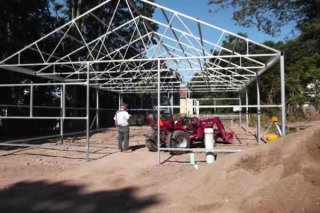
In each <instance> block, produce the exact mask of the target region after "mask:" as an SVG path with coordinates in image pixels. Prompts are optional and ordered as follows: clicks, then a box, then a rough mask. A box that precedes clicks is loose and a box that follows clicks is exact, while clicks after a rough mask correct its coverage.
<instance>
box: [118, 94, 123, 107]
mask: <svg viewBox="0 0 320 213" xmlns="http://www.w3.org/2000/svg"><path fill="white" fill-rule="evenodd" d="M121 102H122V95H121V93H119V95H118V110H120V105H121Z"/></svg>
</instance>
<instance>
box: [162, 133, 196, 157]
mask: <svg viewBox="0 0 320 213" xmlns="http://www.w3.org/2000/svg"><path fill="white" fill-rule="evenodd" d="M166 144H167V148H190V138H189V136H188V134H187V133H186V132H184V131H181V130H177V131H174V132H171V133H170V134H169V135H168V137H167V143H166ZM181 153H183V151H170V154H173V155H174V154H181Z"/></svg>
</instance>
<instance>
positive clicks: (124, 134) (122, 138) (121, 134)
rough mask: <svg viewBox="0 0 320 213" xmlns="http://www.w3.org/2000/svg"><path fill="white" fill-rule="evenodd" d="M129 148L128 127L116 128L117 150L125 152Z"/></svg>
mask: <svg viewBox="0 0 320 213" xmlns="http://www.w3.org/2000/svg"><path fill="white" fill-rule="evenodd" d="M128 146H129V126H118V148H119V150H120V151H125V150H127V149H128Z"/></svg>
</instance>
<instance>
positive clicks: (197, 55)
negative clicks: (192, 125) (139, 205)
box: [0, 0, 286, 162]
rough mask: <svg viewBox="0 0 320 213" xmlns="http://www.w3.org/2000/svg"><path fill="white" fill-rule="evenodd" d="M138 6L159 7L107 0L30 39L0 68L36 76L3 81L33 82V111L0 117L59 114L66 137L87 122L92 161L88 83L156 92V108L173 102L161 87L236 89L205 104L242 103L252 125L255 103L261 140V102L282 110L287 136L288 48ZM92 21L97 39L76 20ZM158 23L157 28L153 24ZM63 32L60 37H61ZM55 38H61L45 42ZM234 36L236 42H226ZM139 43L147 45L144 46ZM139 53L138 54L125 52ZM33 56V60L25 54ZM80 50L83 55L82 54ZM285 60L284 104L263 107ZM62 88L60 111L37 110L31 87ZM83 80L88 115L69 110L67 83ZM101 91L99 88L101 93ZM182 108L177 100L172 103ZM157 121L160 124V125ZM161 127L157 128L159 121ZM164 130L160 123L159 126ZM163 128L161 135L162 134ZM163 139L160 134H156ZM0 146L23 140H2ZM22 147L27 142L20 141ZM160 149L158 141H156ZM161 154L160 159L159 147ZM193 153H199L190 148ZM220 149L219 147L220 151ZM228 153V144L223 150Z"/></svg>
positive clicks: (143, 0)
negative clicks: (269, 82)
mask: <svg viewBox="0 0 320 213" xmlns="http://www.w3.org/2000/svg"><path fill="white" fill-rule="evenodd" d="M111 2H116V4H115V5H116V6H115V7H114V8H113V13H112V16H111V17H108V18H107V21H106V20H102V19H101V18H99V16H98V15H97V14H101V13H103V12H104V11H103V9H104V8H106V7H110V5H111ZM138 2H139V3H140V4H143V5H147V6H150V7H152V8H154V10H155V13H154V15H153V17H152V18H149V17H147V16H145V15H144V14H143V12H142V11H139V9H138V8H137V7H136V6H135V3H134V2H133V1H132V0H105V1H103V2H102V3H101V4H99V5H97V6H96V7H94V8H92V9H90V10H88V11H87V12H85V13H83V14H82V15H80V16H78V17H77V18H75V19H73V20H71V21H69V22H68V23H66V24H64V25H63V26H61V27H59V28H57V29H56V30H54V31H52V32H51V33H49V34H47V35H45V36H43V37H42V38H40V39H38V40H37V41H35V42H33V43H31V44H30V45H27V46H26V47H24V48H23V49H21V50H19V51H17V52H16V53H14V54H13V55H11V56H10V57H8V58H6V59H4V60H2V61H1V62H0V69H3V70H9V71H13V72H19V73H24V74H28V75H32V76H38V77H40V78H42V79H44V80H45V81H44V83H27V84H2V85H0V87H28V88H30V105H29V106H27V107H28V108H29V114H28V115H26V116H14V115H2V116H1V117H0V119H58V120H60V123H61V126H60V136H61V138H62V139H63V135H64V132H63V121H64V120H66V119H70V120H85V121H86V140H87V145H86V147H85V149H86V158H87V160H89V145H90V143H89V130H90V123H89V113H90V106H89V94H90V92H89V89H90V88H94V89H96V90H97V91H99V90H105V91H109V92H114V93H117V94H119V97H120V98H121V95H122V94H126V93H155V94H157V99H158V107H157V114H158V117H160V110H161V109H163V108H168V106H161V104H160V94H161V93H179V92H180V90H181V89H182V88H187V89H188V90H189V91H191V92H193V93H198V92H199V93H200V92H202V93H203V92H205V93H219V92H232V93H236V94H237V96H236V97H235V98H239V97H240V91H245V94H246V97H245V100H246V102H245V104H242V103H241V99H240V98H239V100H240V103H239V105H231V106H230V105H215V106H212V105H204V106H199V107H200V108H232V107H235V106H237V107H241V108H243V109H245V112H246V126H247V127H248V109H249V108H256V109H257V139H258V143H260V138H261V136H260V110H261V109H262V108H270V107H274V108H281V125H282V126H281V128H282V135H285V126H286V125H285V124H286V123H285V122H286V116H285V74H284V73H285V67H284V54H283V53H282V52H281V51H278V50H276V49H273V48H270V47H268V46H266V45H263V44H260V43H257V42H254V41H252V40H250V39H249V38H246V37H243V36H240V35H238V34H235V33H232V32H229V31H227V30H224V29H221V28H219V27H217V26H214V25H212V24H209V23H207V22H204V21H201V20H198V19H196V18H193V17H191V16H188V15H185V14H182V13H180V12H178V11H175V10H172V9H169V8H166V7H164V6H161V5H159V4H156V3H154V2H151V1H148V0H139V1H138ZM120 3H125V5H126V7H127V9H126V10H127V12H128V13H129V14H130V16H131V18H130V20H129V21H126V22H124V23H122V24H120V25H119V26H115V25H114V22H113V21H114V19H115V18H116V17H117V16H118V15H119V14H118V12H117V11H118V9H119V4H120ZM89 18H90V19H91V20H94V21H95V24H97V25H99V26H100V27H101V28H102V29H103V32H102V33H101V35H99V36H97V37H96V38H93V39H92V38H87V37H86V34H85V32H83V31H82V30H81V26H79V21H82V22H85V21H86V20H88V19H89ZM153 26H157V30H154V28H153ZM121 29H131V33H132V34H131V38H130V40H126V39H125V38H124V36H123V35H121ZM57 38H58V39H57ZM112 39H117V41H121V43H122V44H121V45H119V46H118V47H117V48H111V47H109V45H108V42H112ZM52 40H54V41H56V40H58V41H59V42H57V43H55V44H54V45H51V46H50V45H47V44H48V43H50V42H52ZM227 40H228V41H231V43H232V44H233V46H232V47H226V46H224V42H225V41H227ZM70 41H72V42H73V43H74V44H77V46H76V47H74V49H72V50H70V51H69V52H65V53H64V54H63V55H62V54H61V51H59V50H61V49H63V48H64V46H65V45H67V44H68V42H70ZM137 46H140V47H143V48H142V49H143V50H142V51H140V50H139V49H138V48H137ZM130 51H131V52H133V51H136V52H137V54H136V55H134V56H130V57H129V56H128V52H130ZM29 54H33V55H34V57H33V60H32V61H30V60H28V59H27V56H28V55H29ZM79 55H81V57H79ZM279 61H280V70H279V76H280V85H279V86H280V90H281V103H279V104H276V105H263V104H261V103H260V90H259V86H260V85H259V76H260V75H262V74H263V73H264V72H265V71H267V70H268V69H269V68H270V67H271V66H272V65H274V64H275V63H277V62H279ZM254 81H255V82H256V88H257V104H256V105H249V104H248V99H249V97H248V91H247V86H248V85H249V84H250V83H252V82H254ZM51 85H52V86H59V88H60V92H61V96H60V107H59V108H60V109H61V114H60V116H56V117H45V116H43V117H41V116H36V115H34V114H33V109H34V108H35V106H33V102H34V97H33V89H34V87H42V86H51ZM70 85H71V86H72V85H81V86H84V87H86V103H87V105H86V115H85V116H81V117H70V116H66V113H65V112H66V106H65V90H66V87H67V86H70ZM97 94H98V92H97ZM96 103H97V119H96V122H97V124H98V122H99V119H98V118H99V114H98V113H99V95H97V100H96ZM171 107H172V108H178V107H179V106H171ZM158 125H159V124H158ZM158 127H159V126H158ZM158 129H159V128H158ZM158 134H160V133H159V132H158ZM158 138H159V135H158ZM0 145H3V146H8V145H12V146H13V145H14V146H15V145H19V144H16V143H1V144H0ZM20 145H23V144H20ZM158 147H159V142H158ZM161 150H168V149H164V148H159V149H158V159H159V162H160V151H161ZM190 150H191V151H195V150H193V149H190ZM216 151H217V152H218V151H219V150H216ZM220 151H221V152H225V151H228V150H220Z"/></svg>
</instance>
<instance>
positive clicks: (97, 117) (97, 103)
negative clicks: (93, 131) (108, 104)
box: [96, 89, 100, 129]
mask: <svg viewBox="0 0 320 213" xmlns="http://www.w3.org/2000/svg"><path fill="white" fill-rule="evenodd" d="M99 101H100V99H99V89H96V128H97V129H99V128H100V121H99V114H100V102H99Z"/></svg>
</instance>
